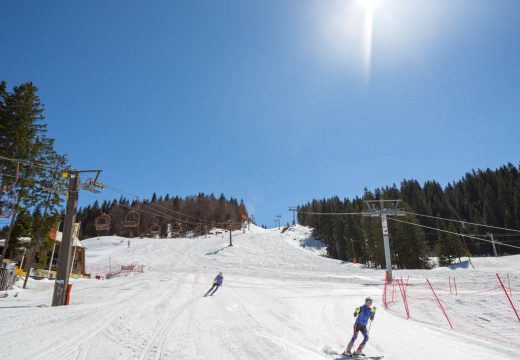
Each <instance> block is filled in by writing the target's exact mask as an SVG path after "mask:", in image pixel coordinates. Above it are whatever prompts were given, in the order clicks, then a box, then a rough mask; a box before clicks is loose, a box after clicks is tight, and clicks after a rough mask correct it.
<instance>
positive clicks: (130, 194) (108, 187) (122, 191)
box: [105, 184, 227, 225]
mask: <svg viewBox="0 0 520 360" xmlns="http://www.w3.org/2000/svg"><path fill="white" fill-rule="evenodd" d="M105 187H106V188H107V189H111V190H112V191H115V192H118V193H120V194H122V195H127V196H131V197H133V198H135V199H136V200H139V196H137V195H135V194H132V193H129V192H127V191H124V190H121V189H118V188H116V187H115V186H111V185H106V184H105ZM139 206H147V205H145V204H143V203H141V204H140V205H139ZM149 207H150V208H152V206H151V205H149ZM153 207H158V208H161V209H164V210H166V211H169V212H172V213H176V214H178V215H181V216H184V217H187V218H191V219H193V220H198V221H201V222H205V223H206V224H207V225H210V224H219V225H222V224H227V223H226V222H222V223H215V222H213V221H210V220H206V219H201V218H198V217H195V216H190V215H187V214H184V213H182V212H180V211H177V210H173V209H169V208H167V207H165V206H162V205H159V204H157V203H153ZM154 210H155V209H154Z"/></svg>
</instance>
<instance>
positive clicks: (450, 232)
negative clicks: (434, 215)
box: [388, 217, 520, 249]
mask: <svg viewBox="0 0 520 360" xmlns="http://www.w3.org/2000/svg"><path fill="white" fill-rule="evenodd" d="M388 219H389V220H392V221H397V222H400V223H404V224H410V225H415V226H418V227H422V228H426V229H430V230H436V231H440V232H444V233H447V234H452V235H457V236H462V237H467V238H470V239H474V240H479V241H485V242H488V243H491V244H492V243H493V241H491V240H487V239H482V238H479V237H475V236H471V235H466V234H460V233H456V232H453V231H449V230H442V229H437V228H434V227H430V226H426V225H421V224H416V223H413V222H410V221H405V220H398V219H396V218H393V217H388ZM495 244H496V245H502V246H509V247H512V248H515V249H520V246H514V245H510V244H504V243H502V242H500V241H495Z"/></svg>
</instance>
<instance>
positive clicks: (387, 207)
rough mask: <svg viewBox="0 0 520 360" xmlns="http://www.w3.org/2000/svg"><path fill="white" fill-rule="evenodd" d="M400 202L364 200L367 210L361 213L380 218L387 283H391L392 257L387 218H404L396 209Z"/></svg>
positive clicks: (403, 214) (402, 213)
mask: <svg viewBox="0 0 520 360" xmlns="http://www.w3.org/2000/svg"><path fill="white" fill-rule="evenodd" d="M400 201H401V200H365V201H364V203H365V204H366V205H367V207H368V210H367V211H364V212H363V216H369V217H380V218H381V226H382V228H383V243H384V246H385V262H386V273H387V279H386V280H387V281H392V257H391V256H390V238H389V234H388V221H387V219H386V217H387V216H405V213H404V212H403V211H401V210H399V209H398V205H399V202H400Z"/></svg>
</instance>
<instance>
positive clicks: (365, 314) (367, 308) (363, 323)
mask: <svg viewBox="0 0 520 360" xmlns="http://www.w3.org/2000/svg"><path fill="white" fill-rule="evenodd" d="M375 315H376V307H375V306H374V307H372V299H371V298H369V297H367V298H366V299H365V305H363V306H361V307H358V308H356V311H354V317H357V319H356V322H355V323H354V335H353V336H352V339H350V342H349V343H348V346H347V348H346V349H345V351H344V352H343V355H346V356H352V355H361V356H363V355H364V354H363V348H364V347H365V345H366V344H367V341H368V330H367V324H368V320H374V316H375ZM360 331H361V334H363V341H362V342H361V344H359V347H358V348H357V350H356V351H355V352H354V353H352V347H353V346H354V342H355V341H356V339H357V336H358V333H359V332H360Z"/></svg>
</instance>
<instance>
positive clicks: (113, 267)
mask: <svg viewBox="0 0 520 360" xmlns="http://www.w3.org/2000/svg"><path fill="white" fill-rule="evenodd" d="M86 270H87V273H88V274H90V277H91V278H95V279H110V278H113V277H116V276H125V275H129V274H132V273H139V274H140V273H143V272H144V265H141V264H127V265H124V264H110V265H102V264H93V265H88V266H87V267H86Z"/></svg>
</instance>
